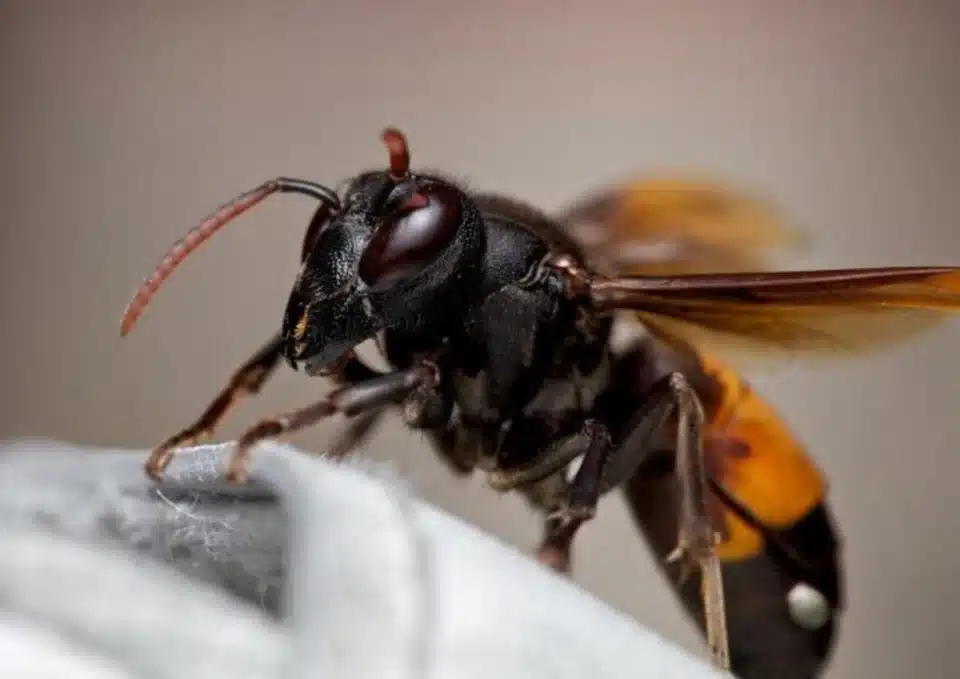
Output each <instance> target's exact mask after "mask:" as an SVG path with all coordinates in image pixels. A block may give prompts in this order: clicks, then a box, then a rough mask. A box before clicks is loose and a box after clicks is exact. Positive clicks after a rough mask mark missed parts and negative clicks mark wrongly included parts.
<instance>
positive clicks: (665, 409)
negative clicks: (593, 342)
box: [600, 373, 730, 669]
mask: <svg viewBox="0 0 960 679" xmlns="http://www.w3.org/2000/svg"><path fill="white" fill-rule="evenodd" d="M671 414H675V415H676V423H677V439H676V455H677V462H676V474H677V482H678V485H679V488H680V507H679V519H680V520H679V526H680V527H679V535H678V536H677V548H676V549H675V550H674V552H673V553H672V554H671V555H670V556H669V557H668V560H670V561H678V560H680V559H682V558H686V559H688V560H689V561H690V562H692V563H693V564H695V565H696V566H698V567H699V568H700V569H701V572H702V574H703V578H702V583H703V585H702V592H701V596H702V597H703V603H704V611H705V618H706V628H707V642H708V645H709V647H710V654H711V658H712V659H713V661H714V663H715V664H716V665H718V666H719V667H722V668H724V669H729V666H730V658H729V643H728V640H727V636H728V635H727V628H726V610H725V605H724V597H723V583H722V581H721V573H720V561H719V559H718V558H717V556H716V553H715V551H714V546H715V544H716V542H717V537H716V531H715V530H714V527H713V522H712V521H711V518H710V513H709V509H708V506H707V501H706V498H707V475H706V469H705V466H704V460H703V440H702V435H701V432H702V429H703V423H704V413H703V408H702V406H701V404H700V399H699V398H698V397H697V395H696V392H694V390H693V388H692V387H691V386H690V385H689V384H688V382H687V380H686V378H685V377H684V376H683V375H682V374H681V373H672V374H670V375H668V376H667V377H665V378H663V379H661V380H660V381H658V382H657V383H656V384H655V385H654V386H653V388H652V389H651V391H650V392H649V393H648V396H647V398H646V400H645V402H644V405H643V407H642V408H641V409H640V411H638V413H637V414H636V416H635V417H634V421H633V422H634V423H633V425H632V427H631V428H630V430H629V433H628V434H627V436H626V438H625V440H624V442H623V443H622V444H621V445H620V447H618V448H617V450H616V451H615V452H614V453H613V455H612V456H611V458H610V461H609V463H608V464H607V465H606V467H605V468H604V470H603V479H602V482H601V484H600V492H601V493H605V492H607V491H608V490H611V489H612V488H614V487H616V486H619V485H620V484H622V483H624V482H625V481H626V480H627V479H628V478H630V476H632V475H633V474H634V473H635V472H636V470H637V468H638V467H639V466H640V465H641V464H642V463H643V462H644V460H646V459H647V457H648V456H649V454H650V452H651V446H650V445H648V443H649V441H650V440H651V438H652V437H653V436H654V435H656V434H657V433H658V431H659V429H660V427H662V426H663V425H665V424H666V422H667V418H668V417H669V416H670V415H671Z"/></svg>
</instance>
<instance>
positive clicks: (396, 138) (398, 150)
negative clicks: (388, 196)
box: [380, 127, 410, 181]
mask: <svg viewBox="0 0 960 679" xmlns="http://www.w3.org/2000/svg"><path fill="white" fill-rule="evenodd" d="M380 138H381V139H382V140H383V143H384V144H386V146H387V151H388V152H389V154H390V177H391V178H392V179H395V180H397V181H400V180H401V179H403V178H404V177H405V176H406V175H407V172H408V171H409V170H410V149H409V147H408V146H407V138H406V137H405V136H404V134H403V132H401V131H400V130H398V129H397V128H395V127H388V128H386V129H385V130H384V131H383V134H381V135H380Z"/></svg>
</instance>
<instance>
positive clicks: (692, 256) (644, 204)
mask: <svg viewBox="0 0 960 679" xmlns="http://www.w3.org/2000/svg"><path fill="white" fill-rule="evenodd" d="M558 219H559V221H560V222H561V223H563V224H564V228H565V229H566V231H567V232H568V233H569V234H570V236H571V237H572V238H574V239H575V240H577V241H578V242H579V243H580V244H581V245H582V246H583V247H584V248H586V249H587V250H588V251H589V252H590V253H591V254H592V255H593V258H594V262H593V263H595V264H599V265H600V268H607V267H604V266H603V264H607V265H608V267H612V269H613V270H615V271H618V272H622V273H645V274H648V275H670V274H685V273H706V272H710V273H722V272H731V271H753V270H763V269H766V268H767V267H768V264H769V262H768V261H767V260H768V258H769V255H770V253H771V251H772V249H774V248H798V247H800V246H803V245H804V244H805V238H804V236H803V234H802V232H801V231H800V230H799V229H798V228H797V227H796V226H795V225H793V224H791V223H790V222H789V220H788V219H787V218H786V216H785V215H784V214H782V213H781V212H780V211H779V210H777V209H775V208H774V207H773V205H772V204H771V203H770V202H768V201H765V200H762V199H760V198H758V197H756V196H754V195H751V194H749V193H748V192H746V191H744V190H740V189H736V188H734V187H732V186H729V185H727V184H723V183H721V182H717V181H713V180H710V179H705V178H695V177H691V176H686V175H683V174H680V173H674V174H673V175H672V176H671V175H670V174H668V173H660V174H658V175H656V176H651V177H649V178H645V179H636V180H633V181H626V182H622V183H620V184H618V185H614V186H611V187H608V188H605V189H603V190H599V191H595V192H593V193H591V194H590V195H589V196H586V197H585V198H583V199H582V200H580V201H578V202H576V203H574V204H573V205H572V206H571V207H570V208H568V209H567V210H565V211H564V212H563V213H562V214H560V215H558Z"/></svg>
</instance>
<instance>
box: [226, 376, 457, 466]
mask: <svg viewBox="0 0 960 679" xmlns="http://www.w3.org/2000/svg"><path fill="white" fill-rule="evenodd" d="M439 380H440V375H439V372H438V371H437V368H436V366H435V365H434V364H433V363H431V362H426V361H425V362H422V363H419V364H417V365H415V366H414V367H412V368H408V369H407V370H398V371H396V372H391V373H387V374H385V375H380V376H378V377H374V378H372V379H369V380H366V381H364V382H359V383H356V384H352V385H348V386H343V387H340V388H339V389H335V390H333V391H331V392H330V393H329V394H327V396H326V397H325V398H324V399H323V400H321V401H319V402H317V403H315V404H313V405H310V406H307V407H306V408H301V409H299V410H294V411H292V412H289V413H285V414H283V415H278V416H276V417H272V418H269V419H266V420H262V421H261V422H259V423H258V424H256V425H254V426H253V427H251V428H250V429H249V430H247V432H246V433H245V434H244V435H243V436H241V437H240V440H239V441H238V442H237V445H236V447H235V448H234V451H233V454H232V455H231V457H230V461H229V465H228V468H227V474H226V476H227V479H228V480H230V481H234V482H237V483H243V482H245V481H246V479H247V476H248V472H249V470H248V465H249V455H250V449H251V448H253V446H255V445H256V444H258V443H260V442H261V441H264V440H266V439H270V438H276V437H278V436H281V435H287V434H292V433H293V432H296V431H299V430H301V429H304V428H306V427H309V426H311V425H313V424H315V423H316V422H319V421H320V420H322V419H324V418H326V417H329V416H331V415H333V414H335V413H340V414H343V415H346V416H347V417H352V416H354V415H359V414H362V413H365V412H369V411H371V410H375V409H378V408H382V407H384V406H386V405H389V404H391V403H396V402H397V401H399V400H400V399H402V398H404V397H405V396H406V395H408V394H410V393H412V392H414V391H415V390H417V389H418V388H420V387H429V386H436V385H437V384H439Z"/></svg>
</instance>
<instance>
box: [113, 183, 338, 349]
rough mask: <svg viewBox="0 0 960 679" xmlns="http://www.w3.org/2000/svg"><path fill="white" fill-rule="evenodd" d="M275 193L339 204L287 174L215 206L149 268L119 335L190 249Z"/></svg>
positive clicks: (328, 192)
mask: <svg viewBox="0 0 960 679" xmlns="http://www.w3.org/2000/svg"><path fill="white" fill-rule="evenodd" d="M278 192H280V193H300V194H303V195H307V196H311V197H312V198H316V199H317V200H320V201H325V202H328V203H330V204H331V205H333V206H334V207H339V205H340V201H339V199H338V198H337V194H336V193H334V192H333V191H331V190H330V189H328V188H327V187H326V186H322V185H321V184H316V183H314V182H309V181H306V180H303V179H291V178H289V177H277V178H276V179H271V180H270V181H267V182H264V183H263V184H261V185H260V186H258V187H256V188H255V189H251V190H250V191H247V192H245V193H242V194H240V195H239V196H237V197H236V198H234V199H233V200H231V201H230V202H228V203H225V204H224V205H222V206H220V207H219V208H217V210H216V211H214V212H213V213H212V214H211V215H209V216H208V217H207V218H206V219H204V220H203V221H202V222H201V223H200V224H198V225H197V226H195V227H193V228H192V229H190V230H189V231H188V232H187V233H186V235H184V236H183V238H181V239H180V240H178V241H177V242H176V243H174V244H173V246H172V247H171V248H170V249H169V250H168V251H167V254H166V255H164V257H163V259H162V260H160V263H159V264H158V265H157V267H156V268H155V269H154V270H153V273H152V274H151V275H150V276H149V277H148V278H146V279H145V280H144V281H143V283H141V284H140V287H139V288H137V292H136V293H135V294H134V296H133V298H132V299H131V300H130V302H129V304H127V308H126V309H125V310H124V312H123V319H122V320H121V321H120V334H121V335H124V336H125V335H126V334H127V333H129V332H130V330H131V329H132V328H133V325H134V323H136V321H137V319H138V318H140V315H141V314H143V311H144V309H146V307H147V304H149V303H150V300H151V299H153V297H154V296H155V295H156V294H157V290H159V289H160V285H161V284H162V283H163V282H164V281H165V280H166V279H167V278H169V277H170V274H172V273H173V271H174V269H176V268H177V266H178V265H179V264H180V263H181V262H183V260H185V259H186V258H187V256H188V255H189V254H190V253H191V252H193V251H194V250H196V249H197V248H198V247H200V245H202V244H203V243H204V242H205V241H206V240H207V239H208V238H210V236H212V235H213V234H215V233H216V232H217V231H219V230H220V228H221V227H223V226H224V225H226V224H227V223H228V222H230V221H231V220H233V219H234V218H236V217H239V216H240V215H242V214H243V213H244V212H246V211H247V210H249V209H250V208H252V207H253V206H254V205H256V204H257V203H260V202H261V201H263V200H264V199H265V198H267V196H269V195H271V194H273V193H278Z"/></svg>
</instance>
